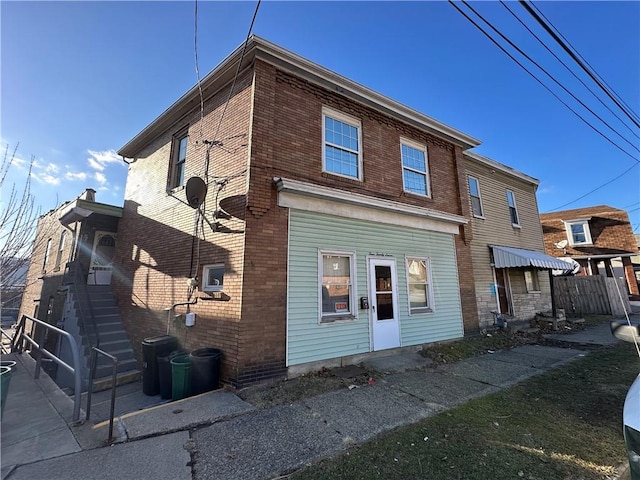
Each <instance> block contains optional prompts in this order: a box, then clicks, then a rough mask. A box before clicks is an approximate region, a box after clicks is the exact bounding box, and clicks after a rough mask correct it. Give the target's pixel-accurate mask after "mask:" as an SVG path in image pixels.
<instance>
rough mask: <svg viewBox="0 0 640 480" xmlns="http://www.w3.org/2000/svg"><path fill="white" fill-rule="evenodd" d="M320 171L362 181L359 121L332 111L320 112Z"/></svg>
mask: <svg viewBox="0 0 640 480" xmlns="http://www.w3.org/2000/svg"><path fill="white" fill-rule="evenodd" d="M322 123H323V129H322V142H323V152H322V170H323V171H325V172H328V173H333V174H335V175H340V176H343V177H349V178H355V179H357V180H362V140H361V133H360V131H361V123H360V121H359V120H357V119H355V118H353V117H350V116H348V115H345V114H343V113H340V112H336V111H334V110H329V109H326V108H325V109H323V110H322Z"/></svg>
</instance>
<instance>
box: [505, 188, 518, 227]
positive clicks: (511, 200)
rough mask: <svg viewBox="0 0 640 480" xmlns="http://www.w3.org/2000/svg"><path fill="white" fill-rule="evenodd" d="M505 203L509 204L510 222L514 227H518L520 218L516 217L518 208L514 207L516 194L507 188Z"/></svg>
mask: <svg viewBox="0 0 640 480" xmlns="http://www.w3.org/2000/svg"><path fill="white" fill-rule="evenodd" d="M507 204H508V205H509V217H510V218H511V224H512V225H513V226H514V227H519V226H520V219H519V218H518V208H517V207H516V195H515V193H513V192H512V191H511V190H507Z"/></svg>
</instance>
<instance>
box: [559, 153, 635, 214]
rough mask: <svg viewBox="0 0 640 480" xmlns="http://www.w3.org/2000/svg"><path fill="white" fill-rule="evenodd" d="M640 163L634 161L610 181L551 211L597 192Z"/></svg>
mask: <svg viewBox="0 0 640 480" xmlns="http://www.w3.org/2000/svg"><path fill="white" fill-rule="evenodd" d="M637 166H638V164H637V163H634V164H633V165H631V166H630V167H629V168H627V169H626V170H625V171H624V172H622V173H621V174H620V175H618V176H616V177H614V178H612V179H611V180H609V181H608V182H605V183H603V184H602V185H600V186H598V187H596V188H594V189H593V190H590V191H589V192H587V193H585V194H584V195H581V196H580V197H578V198H576V199H575V200H571V201H570V202H567V203H565V204H564V205H560V206H559V207H556V208H553V209H551V210H550V211H551V212H554V211H556V210H560V209H561V208H564V207H566V206H567V205H571V204H572V203H576V202H577V201H578V200H582V199H583V198H584V197H587V196H589V195H591V194H592V193H593V192H596V191H598V190H600V189H601V188H603V187H606V186H607V185H609V184H611V183H613V182H615V181H616V180H618V179H619V178H621V177H622V176H624V175H625V174H626V173H628V172H630V171H631V170H632V169H633V168H635V167H637Z"/></svg>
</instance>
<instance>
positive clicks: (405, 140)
mask: <svg viewBox="0 0 640 480" xmlns="http://www.w3.org/2000/svg"><path fill="white" fill-rule="evenodd" d="M403 145H406V146H407V147H411V148H414V149H416V150H420V151H422V152H423V153H424V166H425V171H424V172H421V171H420V170H416V169H414V168H411V167H405V165H404V159H403V158H402V146H403ZM400 167H401V168H402V190H403V191H404V192H405V193H408V194H410V195H417V196H419V197H425V198H431V179H430V175H429V152H428V150H427V147H426V145H423V144H421V143H418V142H416V141H414V140H411V139H408V138H405V137H400ZM405 169H406V170H409V171H410V172H416V173H419V174H420V175H424V176H425V187H426V189H427V194H426V195H423V194H421V193H416V192H412V191H410V190H407V187H406V185H405V184H404V171H405Z"/></svg>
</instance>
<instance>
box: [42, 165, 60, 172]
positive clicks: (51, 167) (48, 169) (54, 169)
mask: <svg viewBox="0 0 640 480" xmlns="http://www.w3.org/2000/svg"><path fill="white" fill-rule="evenodd" d="M44 171H45V172H51V173H58V172H59V171H60V168H58V166H57V165H56V164H55V163H48V164H47V166H46V167H45V169H44Z"/></svg>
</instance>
